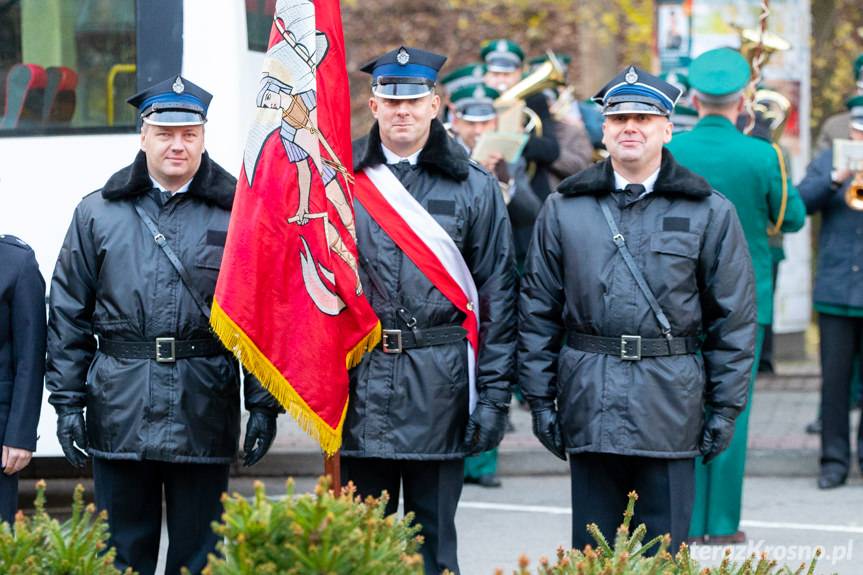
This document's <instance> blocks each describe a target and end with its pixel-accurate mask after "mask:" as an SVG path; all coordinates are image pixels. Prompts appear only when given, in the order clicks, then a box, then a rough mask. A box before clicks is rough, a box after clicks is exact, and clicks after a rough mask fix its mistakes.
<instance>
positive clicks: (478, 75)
mask: <svg viewBox="0 0 863 575" xmlns="http://www.w3.org/2000/svg"><path fill="white" fill-rule="evenodd" d="M483 76H485V64H482V63H480V62H475V63H473V64H468V65H467V66H462V67H461V68H459V69H458V70H456V71H455V72H452V73H451V74H448V75H446V76H444V77H443V78H442V79H440V80H438V84H440V85H441V86H443V87H444V89H445V90H446V93H447V94H452V93H453V92H455V91H456V90H458V89H459V88H464V87H465V86H476V85H477V84H482V83H483Z"/></svg>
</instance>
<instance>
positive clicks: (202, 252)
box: [195, 242, 225, 271]
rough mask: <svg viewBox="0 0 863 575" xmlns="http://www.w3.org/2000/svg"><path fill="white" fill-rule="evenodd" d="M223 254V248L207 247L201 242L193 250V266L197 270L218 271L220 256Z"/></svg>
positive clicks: (220, 261) (220, 263)
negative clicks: (197, 268) (196, 267)
mask: <svg viewBox="0 0 863 575" xmlns="http://www.w3.org/2000/svg"><path fill="white" fill-rule="evenodd" d="M224 253H225V248H224V246H213V245H207V244H206V243H204V242H201V243H199V244H198V246H197V248H196V250H195V265H196V266H198V267H199V268H205V269H208V270H216V271H218V270H219V267H221V265H222V255H223V254H224Z"/></svg>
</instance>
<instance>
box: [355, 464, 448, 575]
mask: <svg viewBox="0 0 863 575" xmlns="http://www.w3.org/2000/svg"><path fill="white" fill-rule="evenodd" d="M341 469H342V484H343V485H346V484H347V482H348V481H353V482H354V485H355V486H356V488H357V494H359V495H361V496H362V497H363V498H365V497H367V496H369V495H371V496H373V497H380V496H381V491H384V490H386V491H387V493H388V494H389V497H390V500H389V502H388V503H387V508H386V514H387V515H392V514H393V513H396V512H397V511H398V507H399V484H401V485H402V486H404V512H405V513H408V512H411V511H413V512H414V523H419V524H420V525H422V530H421V531H420V534H421V535H422V536H423V544H422V546H421V547H420V553H421V554H422V557H423V563H424V565H425V573H426V575H437V574H438V573H442V572H443V571H444V570H445V569H449V570H450V571H452V572H453V573H454V574H455V575H458V574H459V569H458V553H457V550H458V549H457V539H456V530H455V511H456V508H457V507H458V500H459V497H461V488H462V484H463V476H464V459H455V460H449V461H403V460H395V459H367V458H357V457H342V459H341Z"/></svg>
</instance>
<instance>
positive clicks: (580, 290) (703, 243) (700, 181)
mask: <svg viewBox="0 0 863 575" xmlns="http://www.w3.org/2000/svg"><path fill="white" fill-rule="evenodd" d="M613 189H614V173H613V171H612V167H611V162H610V161H606V162H603V163H600V164H596V165H594V166H591V167H590V168H587V169H586V170H584V171H582V172H580V173H578V174H576V175H574V176H571V177H569V178H567V179H566V180H564V181H563V182H562V183H561V185H560V186H559V187H558V191H557V192H555V193H553V194H552V195H551V196H549V198H548V199H547V201H546V202H545V205H544V206H543V209H542V211H541V212H540V215H539V218H538V220H537V224H536V230H535V232H534V236H533V241H532V243H531V246H530V249H529V251H528V255H527V260H526V262H525V273H524V276H523V278H522V284H521V285H522V292H521V295H520V309H519V314H520V315H519V321H520V327H519V363H520V371H519V384H520V385H521V387H522V389H523V391H524V395H525V397H526V399H528V401H530V402H531V403H533V402H536V401H540V402H541V401H548V400H556V402H557V408H558V411H559V414H560V424H561V430H562V433H563V437H564V444H565V447H566V450H567V451H568V452H570V453H581V452H599V453H615V454H622V455H641V456H647V457H660V458H683V457H694V456H696V455H698V453H699V452H698V442H699V438H700V437H701V433H702V429H703V425H704V406H705V404H706V405H709V406H713V407H720V406H721V407H728V408H732V409H734V410H738V411H739V410H742V409H743V408H744V407H745V405H746V401H747V396H748V390H749V380H750V376H751V372H752V364H753V357H754V350H755V335H756V332H757V325H756V310H755V282H754V274H753V271H752V262H751V260H750V258H749V252H748V250H747V247H746V239H745V237H744V236H743V230H742V228H741V226H740V222H739V221H738V218H737V213H736V212H735V210H734V206H733V205H732V204H731V202H730V201H728V200H727V199H726V198H725V197H724V196H722V195H721V194H719V193H717V192H715V191H712V190H711V188H710V185H709V184H708V183H707V181H706V180H704V178H702V177H700V176H698V175H696V174H694V173H693V172H691V171H689V170H687V169H686V168H684V167H682V166H680V165H679V164H678V163H677V162H676V161H675V160H674V158H673V157H672V156H671V154H670V153H669V152H668V151H667V150H663V156H662V164H661V168H660V171H659V177H658V179H657V181H656V185H655V187H654V190H653V192H652V193H651V194H649V195H648V196H646V197H645V198H643V199H641V200H638V201H636V202H634V203H630V204H628V205H627V206H626V207H624V208H622V209H621V208H619V207H618V204H617V202H616V201H614V200H612V201H611V202H609V203H610V206H611V213H612V215H613V217H614V219H615V221H616V222H617V226H618V228H619V231H620V233H621V234H622V235H623V236H624V238H625V241H626V246H627V247H628V249H629V251H630V252H631V253H632V257H633V259H634V260H635V262H636V264H637V265H638V267H639V268H640V270H641V273H642V274H643V275H644V278H645V280H646V282H647V284H648V285H649V286H650V289H651V291H652V292H653V294H654V295H655V296H656V299H657V300H658V302H659V305H660V307H661V308H662V310H663V311H664V313H665V315H666V316H667V317H668V319H669V321H670V323H671V332H672V335H673V336H674V337H687V336H689V337H699V338H703V340H704V343H703V348H702V351H701V353H690V354H683V355H671V356H664V357H645V358H642V359H641V360H640V361H626V360H623V359H622V358H621V357H620V356H619V355H605V354H601V353H591V352H586V351H581V350H577V349H574V348H573V347H569V346H566V347H562V342H563V338H564V335H565V333H566V332H567V331H570V332H577V333H583V334H588V335H595V336H604V337H610V338H619V337H620V336H621V335H624V334H626V335H638V336H641V337H644V338H661V337H662V332H661V328H660V326H659V323H658V322H657V320H656V317H655V315H654V313H653V312H652V311H651V308H650V306H649V304H648V302H647V299H646V298H645V296H644V294H643V293H642V292H641V290H640V289H639V287H638V285H637V284H636V281H635V279H634V278H633V275H632V273H631V272H630V271H629V268H627V266H626V264H625V262H624V260H623V257H622V256H621V255H620V254H619V253H618V250H617V247H616V245H615V243H614V241H613V240H612V234H611V231H610V230H609V226H608V224H607V222H606V219H605V217H604V216H603V213H602V210H601V207H600V205H599V201H605V199H606V198H608V196H609V193H610V192H611V191H612V190H613Z"/></svg>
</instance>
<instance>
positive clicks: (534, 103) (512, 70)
mask: <svg viewBox="0 0 863 575" xmlns="http://www.w3.org/2000/svg"><path fill="white" fill-rule="evenodd" d="M480 56H481V57H482V59H483V61H484V62H485V66H486V73H485V84H486V86H488V87H489V88H494V89H495V90H497V91H498V92H500V93H501V94H503V93H504V92H506V91H507V90H509V89H510V88H512V87H513V86H515V85H516V84H518V82H519V81H520V80H521V79H522V72H523V68H524V52H523V51H522V50H521V48H520V47H519V46H518V44H516V43H515V42H511V41H509V40H495V41H492V42H486V43H485V45H484V46H483V48H482V50H481V51H480ZM524 103H525V106H526V107H527V108H529V109H530V110H532V111H533V113H534V114H536V117H537V118H538V119H539V121H540V122H541V124H542V133H541V134H540V129H539V128H538V127H537V128H534V130H533V131H532V132H531V134H530V139H529V140H528V141H527V144H526V145H525V147H524V152H523V155H524V157H525V159H526V160H527V161H528V165H529V169H530V173H532V174H533V175H532V176H531V180H530V185H531V186H533V191H534V193H535V194H536V195H537V197H538V198H539V199H540V200H545V198H546V197H547V196H548V194H550V193H551V183H550V182H549V179H548V171H549V166H550V165H551V164H552V163H553V162H554V161H555V160H557V158H558V156H560V143H559V142H558V139H557V131H556V128H555V122H554V118H552V117H551V111H550V110H549V108H548V100H547V99H546V97H545V95H544V94H543V93H542V92H536V93H534V94H530V95H528V96H527V97H525V98H524Z"/></svg>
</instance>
